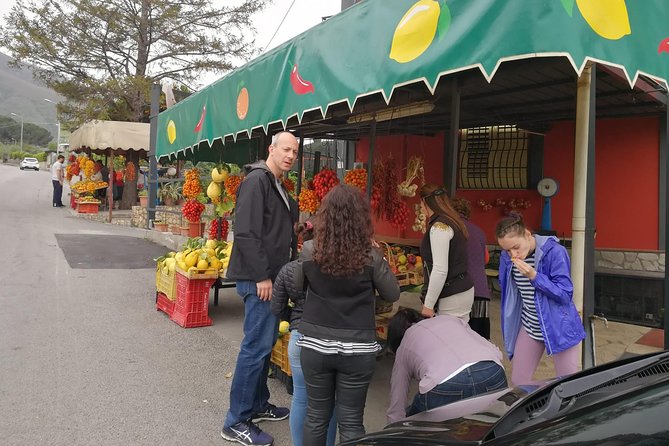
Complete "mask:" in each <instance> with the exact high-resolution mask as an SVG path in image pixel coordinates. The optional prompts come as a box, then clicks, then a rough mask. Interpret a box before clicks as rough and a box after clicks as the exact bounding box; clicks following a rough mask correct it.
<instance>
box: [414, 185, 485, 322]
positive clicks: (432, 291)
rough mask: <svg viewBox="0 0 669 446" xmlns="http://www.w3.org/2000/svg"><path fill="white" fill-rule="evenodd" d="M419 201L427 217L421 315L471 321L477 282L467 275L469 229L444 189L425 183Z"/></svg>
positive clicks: (423, 243)
mask: <svg viewBox="0 0 669 446" xmlns="http://www.w3.org/2000/svg"><path fill="white" fill-rule="evenodd" d="M420 198H421V204H422V205H423V210H424V211H425V215H427V218H428V220H427V231H426V232H425V235H424V236H423V240H422V242H421V244H420V255H421V256H423V265H424V268H425V274H424V277H425V279H424V281H425V283H424V284H423V293H425V294H424V297H423V299H424V300H423V309H422V311H421V314H422V315H423V316H425V317H432V316H434V315H435V313H436V314H450V315H451V316H455V317H459V318H460V319H462V320H464V321H465V322H468V321H469V313H470V311H471V309H472V304H473V303H474V282H473V281H472V278H471V276H470V275H469V272H468V269H469V265H468V263H469V256H468V252H467V238H468V237H469V233H468V232H467V227H466V226H465V223H464V222H463V221H462V218H460V215H459V214H458V212H457V211H456V210H455V209H454V208H453V205H452V204H451V200H449V198H448V195H447V194H446V189H444V188H443V187H441V186H437V185H435V184H425V185H423V187H421V188H420Z"/></svg>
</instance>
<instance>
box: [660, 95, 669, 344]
mask: <svg viewBox="0 0 669 446" xmlns="http://www.w3.org/2000/svg"><path fill="white" fill-rule="evenodd" d="M660 171H664V174H660V178H662V177H664V184H662V182H660V184H661V185H663V186H664V188H663V189H664V190H661V191H660V200H666V199H667V197H669V179H668V178H667V173H669V110H668V109H667V108H666V107H665V110H664V115H663V116H662V119H661V121H660ZM660 211H664V215H662V214H661V218H662V217H663V218H664V221H663V222H662V223H663V226H664V240H663V242H664V243H663V242H662V241H661V242H660V247H662V245H664V256H665V259H666V257H667V253H669V206H667V205H666V203H663V205H661V206H660ZM667 309H669V271H667V266H666V265H665V267H664V349H665V350H667V349H669V315H667Z"/></svg>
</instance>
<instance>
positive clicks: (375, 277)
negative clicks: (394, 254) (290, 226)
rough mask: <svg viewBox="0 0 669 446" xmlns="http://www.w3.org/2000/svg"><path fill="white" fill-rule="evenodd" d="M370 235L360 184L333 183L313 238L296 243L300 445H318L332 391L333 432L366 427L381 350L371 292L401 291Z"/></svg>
mask: <svg viewBox="0 0 669 446" xmlns="http://www.w3.org/2000/svg"><path fill="white" fill-rule="evenodd" d="M372 235H373V229H372V219H371V212H370V206H369V201H368V200H367V199H366V198H365V197H364V196H363V194H362V192H361V191H360V189H358V188H356V187H352V186H347V185H339V186H336V187H335V188H333V189H332V190H331V191H330V192H329V193H328V194H327V195H326V196H325V198H324V199H323V202H322V203H321V207H320V208H319V210H318V213H317V214H316V216H315V218H314V238H313V240H311V241H308V242H305V243H304V245H303V247H302V256H301V260H302V263H301V264H302V273H303V274H301V275H300V274H296V280H295V282H296V283H295V286H296V289H302V288H303V287H305V286H306V289H307V295H306V300H305V303H304V308H303V313H302V320H301V321H300V325H299V331H300V333H301V335H302V337H301V338H300V339H299V340H298V341H297V345H298V346H300V347H301V348H302V351H301V363H302V371H303V373H304V380H305V382H306V385H307V416H306V420H305V423H304V429H303V439H304V445H305V446H317V445H318V446H321V445H325V443H326V437H327V429H328V423H329V421H330V418H331V416H332V412H333V410H335V397H336V401H337V404H336V411H337V420H338V427H339V440H340V441H341V442H345V441H348V440H351V439H353V438H355V437H359V436H362V435H364V434H365V428H364V426H363V423H362V420H363V414H364V409H365V400H366V398H367V389H368V387H369V383H370V381H371V379H372V375H373V374H374V367H375V365H376V353H377V352H378V351H379V350H381V346H380V345H379V344H378V342H376V327H375V322H374V308H375V305H374V304H375V297H374V296H375V293H378V294H379V296H381V298H382V299H384V300H386V301H389V302H394V301H396V300H397V299H398V298H399V295H400V289H399V286H398V284H397V280H396V279H395V276H394V275H393V273H392V272H391V271H390V267H389V266H388V264H387V263H386V261H385V260H384V259H383V255H382V254H381V252H380V251H379V250H377V249H373V247H372Z"/></svg>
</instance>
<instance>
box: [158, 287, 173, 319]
mask: <svg viewBox="0 0 669 446" xmlns="http://www.w3.org/2000/svg"><path fill="white" fill-rule="evenodd" d="M156 310H158V311H162V312H163V313H165V314H166V315H168V316H170V317H171V316H172V313H174V301H173V300H169V299H168V298H167V296H166V295H164V294H163V293H156Z"/></svg>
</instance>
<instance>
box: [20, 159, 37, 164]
mask: <svg viewBox="0 0 669 446" xmlns="http://www.w3.org/2000/svg"><path fill="white" fill-rule="evenodd" d="M23 161H27V162H29V163H36V162H37V158H23Z"/></svg>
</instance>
